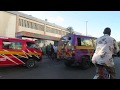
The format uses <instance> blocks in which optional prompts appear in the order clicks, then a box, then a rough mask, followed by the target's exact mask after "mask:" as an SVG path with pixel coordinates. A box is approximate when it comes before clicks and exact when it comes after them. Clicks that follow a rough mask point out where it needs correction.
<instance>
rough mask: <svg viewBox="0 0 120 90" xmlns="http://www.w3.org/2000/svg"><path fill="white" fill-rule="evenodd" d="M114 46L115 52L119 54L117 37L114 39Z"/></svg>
mask: <svg viewBox="0 0 120 90" xmlns="http://www.w3.org/2000/svg"><path fill="white" fill-rule="evenodd" d="M113 46H114V54H117V53H118V52H119V50H120V49H119V46H118V44H117V42H116V40H115V39H114V40H113Z"/></svg>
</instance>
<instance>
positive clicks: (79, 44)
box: [77, 38, 81, 46]
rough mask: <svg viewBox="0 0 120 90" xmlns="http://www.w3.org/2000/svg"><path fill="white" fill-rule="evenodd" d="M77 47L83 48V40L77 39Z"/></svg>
mask: <svg viewBox="0 0 120 90" xmlns="http://www.w3.org/2000/svg"><path fill="white" fill-rule="evenodd" d="M77 46H81V38H77Z"/></svg>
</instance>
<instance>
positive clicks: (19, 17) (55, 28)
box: [0, 11, 69, 46]
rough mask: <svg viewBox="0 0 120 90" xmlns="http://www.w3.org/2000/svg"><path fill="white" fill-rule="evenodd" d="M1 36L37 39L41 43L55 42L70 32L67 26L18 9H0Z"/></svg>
mask: <svg viewBox="0 0 120 90" xmlns="http://www.w3.org/2000/svg"><path fill="white" fill-rule="evenodd" d="M0 32H1V33H0V36H5V37H17V38H23V39H32V40H35V39H37V40H38V41H39V43H42V45H41V46H43V45H44V44H49V43H54V42H57V41H59V39H60V37H62V36H63V35H65V34H67V33H69V31H67V30H66V28H64V27H62V26H59V25H56V24H53V23H50V22H48V21H47V19H46V20H41V19H38V18H35V17H33V16H31V15H27V14H24V13H21V12H18V11H0Z"/></svg>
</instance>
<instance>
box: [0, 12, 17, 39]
mask: <svg viewBox="0 0 120 90" xmlns="http://www.w3.org/2000/svg"><path fill="white" fill-rule="evenodd" d="M15 31H16V15H13V14H10V13H7V12H4V11H0V36H5V37H15Z"/></svg>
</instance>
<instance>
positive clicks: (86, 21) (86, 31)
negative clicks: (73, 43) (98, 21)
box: [85, 21, 88, 36]
mask: <svg viewBox="0 0 120 90" xmlns="http://www.w3.org/2000/svg"><path fill="white" fill-rule="evenodd" d="M85 22H86V36H87V22H88V21H85Z"/></svg>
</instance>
